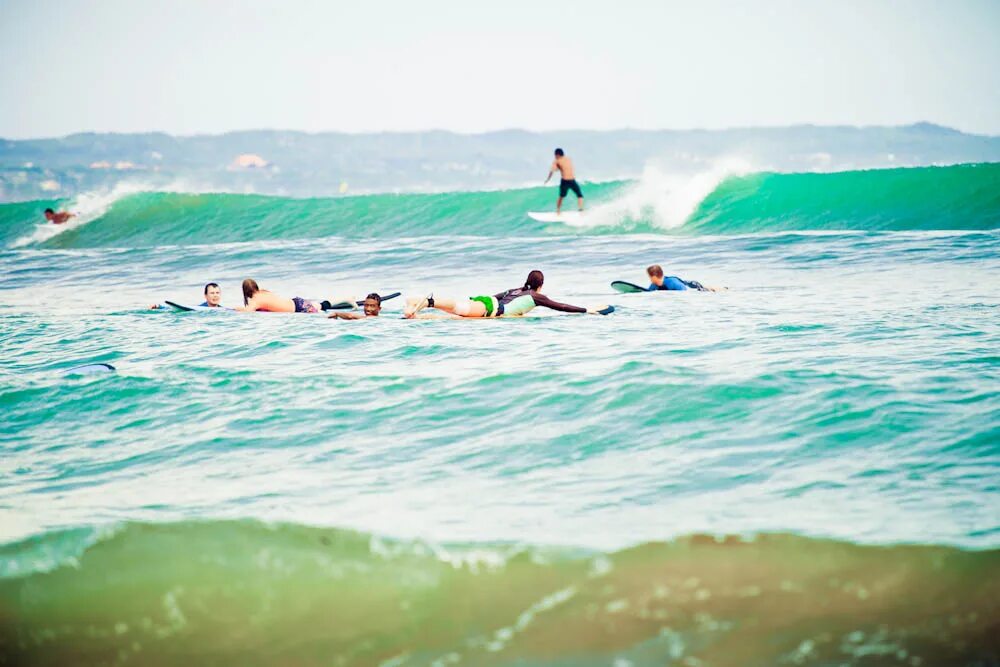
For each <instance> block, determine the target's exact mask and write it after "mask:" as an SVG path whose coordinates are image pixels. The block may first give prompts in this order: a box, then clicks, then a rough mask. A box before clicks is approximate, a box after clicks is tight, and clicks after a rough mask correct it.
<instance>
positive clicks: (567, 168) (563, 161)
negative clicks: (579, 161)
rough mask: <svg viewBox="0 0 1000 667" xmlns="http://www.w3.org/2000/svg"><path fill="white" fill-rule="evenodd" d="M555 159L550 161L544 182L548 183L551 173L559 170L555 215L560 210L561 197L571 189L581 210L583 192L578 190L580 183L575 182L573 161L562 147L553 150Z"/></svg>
mask: <svg viewBox="0 0 1000 667" xmlns="http://www.w3.org/2000/svg"><path fill="white" fill-rule="evenodd" d="M555 156H556V159H555V160H553V161H552V166H551V167H550V168H549V175H548V178H546V179H545V183H546V184H548V182H549V180H550V179H551V178H552V174H554V173H555V172H556V170H557V169H558V170H559V176H560V180H559V199H558V200H557V201H556V215H559V213H560V212H561V211H562V203H563V199H564V198H565V197H566V193H567V192H569V191H570V190H572V191H573V192H575V193H576V204H577V206H578V207H579V209H580V210H581V211H582V210H583V193H582V192H581V191H580V185H579V184H578V183H577V182H576V172H574V171H573V161H572V160H570V159H569V158H568V157H566V154H565V153H563V149H561V148H557V149H556V152H555Z"/></svg>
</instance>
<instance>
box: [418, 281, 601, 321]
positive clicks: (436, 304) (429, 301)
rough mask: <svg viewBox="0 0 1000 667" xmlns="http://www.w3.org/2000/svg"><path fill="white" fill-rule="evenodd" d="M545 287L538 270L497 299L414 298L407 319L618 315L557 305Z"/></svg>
mask: <svg viewBox="0 0 1000 667" xmlns="http://www.w3.org/2000/svg"><path fill="white" fill-rule="evenodd" d="M544 283H545V276H544V275H542V272H541V271H539V270H537V269H535V270H534V271H532V272H531V273H529V274H528V279H527V280H525V281H524V285H523V286H522V287H515V288H514V289H509V290H507V291H506V292H500V293H499V294H494V295H493V296H474V297H470V298H469V299H459V300H457V301H456V300H454V299H443V298H438V299H435V298H434V294H430V295H428V296H426V297H424V298H419V299H415V298H411V299H407V302H406V308H405V309H404V310H403V317H406V318H407V319H410V318H413V317H414V316H415V315H416V314H417V313H419V312H420V311H421V310H423V309H424V308H437V309H438V310H443V311H445V312H447V313H452V314H453V315H459V316H461V317H501V316H503V317H511V316H518V315H524V314H525V313H527V312H528V311H530V310H532V309H533V308H535V307H536V306H543V307H545V308H551V309H552V310H558V311H561V312H563V313H589V314H591V315H607V314H608V313H611V312H613V311H614V308H613V307H612V306H602V307H601V308H584V307H583V306H571V305H569V304H568V303H559V302H558V301H553V300H552V299H550V298H549V297H547V296H545V295H543V294H542V293H541V289H542V285H543V284H544Z"/></svg>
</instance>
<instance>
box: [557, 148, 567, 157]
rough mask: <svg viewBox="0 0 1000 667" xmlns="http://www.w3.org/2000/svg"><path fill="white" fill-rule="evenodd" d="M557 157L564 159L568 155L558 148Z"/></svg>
mask: <svg viewBox="0 0 1000 667" xmlns="http://www.w3.org/2000/svg"><path fill="white" fill-rule="evenodd" d="M556 155H557V156H558V157H562V156H563V155H566V154H565V153H563V149H561V148H557V149H556Z"/></svg>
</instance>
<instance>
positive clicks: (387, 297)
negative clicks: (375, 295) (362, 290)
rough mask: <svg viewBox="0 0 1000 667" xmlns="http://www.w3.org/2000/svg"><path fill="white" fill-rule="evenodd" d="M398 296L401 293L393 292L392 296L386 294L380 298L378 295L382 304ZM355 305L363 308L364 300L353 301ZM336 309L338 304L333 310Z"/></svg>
mask: <svg viewBox="0 0 1000 667" xmlns="http://www.w3.org/2000/svg"><path fill="white" fill-rule="evenodd" d="M400 294H402V292H393V293H392V294H386V295H385V296H382V295H381V294H380V295H379V296H382V303H385V302H386V301H388V300H389V299H395V298H396V297H397V296H399V295H400ZM355 303H356V304H358V305H359V306H363V305H365V301H364V299H362V300H361V301H355ZM338 307H339V304H338V305H336V306H334V308H338Z"/></svg>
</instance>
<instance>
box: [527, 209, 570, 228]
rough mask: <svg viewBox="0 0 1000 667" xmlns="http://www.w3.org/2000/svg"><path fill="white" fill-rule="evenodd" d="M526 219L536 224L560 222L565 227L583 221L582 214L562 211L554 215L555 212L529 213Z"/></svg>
mask: <svg viewBox="0 0 1000 667" xmlns="http://www.w3.org/2000/svg"><path fill="white" fill-rule="evenodd" d="M528 217H529V218H531V219H532V220H537V221H538V222H562V223H565V224H567V225H573V224H577V223H579V222H580V220H581V219H583V213H581V212H580V211H563V212H561V213H556V212H555V211H529V212H528Z"/></svg>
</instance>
